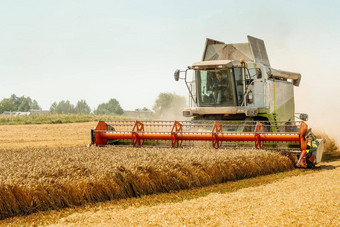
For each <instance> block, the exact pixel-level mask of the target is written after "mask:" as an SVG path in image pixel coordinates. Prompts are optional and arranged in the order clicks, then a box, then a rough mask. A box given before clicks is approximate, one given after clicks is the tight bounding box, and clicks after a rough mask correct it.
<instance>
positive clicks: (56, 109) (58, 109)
mask: <svg viewBox="0 0 340 227" xmlns="http://www.w3.org/2000/svg"><path fill="white" fill-rule="evenodd" d="M50 111H51V112H52V113H59V114H69V113H74V112H75V110H74V105H72V104H71V103H70V101H69V100H66V101H64V100H62V101H60V102H59V103H58V104H57V103H56V102H54V103H52V105H51V107H50Z"/></svg>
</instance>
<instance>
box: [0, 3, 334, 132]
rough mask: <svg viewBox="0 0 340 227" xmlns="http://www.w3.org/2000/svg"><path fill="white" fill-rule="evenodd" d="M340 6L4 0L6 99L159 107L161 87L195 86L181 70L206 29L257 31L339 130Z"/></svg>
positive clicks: (311, 108) (0, 61) (300, 93)
mask: <svg viewBox="0 0 340 227" xmlns="http://www.w3.org/2000/svg"><path fill="white" fill-rule="evenodd" d="M339 12H340V3H339V1H289V0H286V1H269V0H267V1H265V0H262V1H246V0H238V1H226V0H224V1H197V0H196V1H183V0H181V1H178V0H174V1H170V0H169V1H108V0H107V1H104V0H96V1H94V0H91V1H90V0H87V1H86V0H73V1H72V0H68V1H65V0H58V1H57V0H53V1H52V0H39V1H38V0H30V1H24V0H21V1H18V0H11V1H4V0H0V31H1V35H0V77H1V84H0V99H3V98H6V97H9V96H10V95H11V94H16V95H18V96H21V95H25V96H30V97H31V98H33V99H36V100H37V101H38V103H39V104H40V105H41V106H42V107H43V109H48V108H49V107H50V105H51V104H52V102H53V101H60V100H66V99H68V100H70V101H71V102H72V103H74V104H75V103H76V102H77V101H78V100H80V99H85V100H86V101H87V102H88V104H89V105H90V106H91V108H92V109H93V108H96V107H97V105H98V104H100V103H102V102H107V101H108V100H109V99H110V98H116V99H117V100H118V101H119V102H120V103H121V105H122V107H123V108H124V109H135V108H141V107H144V106H145V107H148V108H152V105H153V104H154V101H155V99H156V98H157V95H158V94H159V93H160V92H176V93H177V94H181V95H187V90H186V87H185V85H184V84H183V83H180V82H179V83H178V82H175V81H174V80H173V72H174V71H175V69H177V68H180V69H185V68H186V67H187V66H188V65H190V64H192V63H193V62H195V61H199V60H200V59H201V56H202V52H203V47H204V42H205V38H207V37H209V38H213V39H217V40H221V41H224V42H226V43H235V42H236V43H237V42H247V38H246V36H247V35H252V36H255V37H258V38H261V39H263V40H264V41H265V44H266V47H267V52H268V55H269V59H270V62H271V65H272V67H274V68H278V69H285V70H289V71H296V72H300V73H301V74H302V81H301V86H300V87H299V88H296V89H295V95H296V109H297V111H299V112H307V113H309V114H310V123H311V124H312V125H313V124H315V125H316V126H317V127H320V126H321V125H327V126H326V129H327V130H330V131H331V133H333V134H336V132H337V129H338V128H339V127H340V121H339V118H338V117H337V113H339V112H340V101H339V99H338V98H337V96H338V92H340V72H339V71H338V66H337V65H338V64H339V61H340V16H339ZM334 125H336V126H337V127H335V126H334Z"/></svg>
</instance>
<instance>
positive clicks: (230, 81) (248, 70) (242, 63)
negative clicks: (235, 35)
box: [175, 36, 301, 122]
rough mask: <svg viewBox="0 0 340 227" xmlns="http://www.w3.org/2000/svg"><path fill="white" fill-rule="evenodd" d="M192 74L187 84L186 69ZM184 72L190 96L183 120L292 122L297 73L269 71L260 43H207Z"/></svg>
mask: <svg viewBox="0 0 340 227" xmlns="http://www.w3.org/2000/svg"><path fill="white" fill-rule="evenodd" d="M189 70H193V72H194V75H193V79H192V81H190V82H189V81H188V75H187V74H188V71H189ZM182 72H183V73H184V78H182V79H184V80H185V83H186V85H187V87H188V90H189V94H190V102H189V104H190V105H189V108H186V109H184V110H183V115H184V116H185V117H192V118H194V119H204V120H255V121H257V120H261V121H270V122H273V121H286V122H289V121H294V120H295V109H294V88H293V87H294V86H299V84H300V80H301V74H299V73H294V72H288V71H283V70H276V69H274V68H271V66H270V63H269V59H268V55H267V51H266V48H265V45H264V42H263V40H260V39H257V38H254V37H251V36H248V43H237V44H225V43H223V42H220V41H216V40H212V39H207V40H206V44H205V48H204V52H203V57H202V61H200V62H196V63H194V64H192V65H191V66H189V67H188V69H187V70H185V71H180V70H176V72H175V80H179V78H180V75H179V74H180V73H182Z"/></svg>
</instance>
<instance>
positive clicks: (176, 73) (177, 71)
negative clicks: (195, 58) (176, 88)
mask: <svg viewBox="0 0 340 227" xmlns="http://www.w3.org/2000/svg"><path fill="white" fill-rule="evenodd" d="M179 73H180V71H179V69H176V71H175V73H174V78H175V80H176V81H178V80H179Z"/></svg>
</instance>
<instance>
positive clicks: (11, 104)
mask: <svg viewBox="0 0 340 227" xmlns="http://www.w3.org/2000/svg"><path fill="white" fill-rule="evenodd" d="M32 109H36V110H41V108H40V106H39V105H38V102H37V101H36V100H33V101H32V99H31V98H30V97H25V96H21V97H18V96H16V95H15V94H13V95H11V97H10V98H5V99H3V100H2V101H1V102H0V113H3V112H4V111H21V112H27V111H29V110H32Z"/></svg>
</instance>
